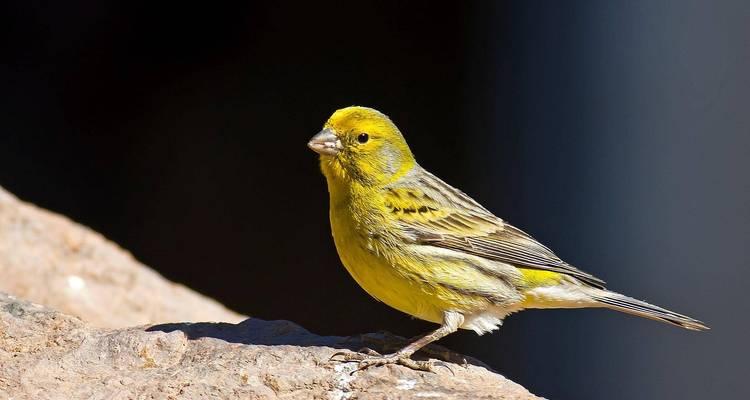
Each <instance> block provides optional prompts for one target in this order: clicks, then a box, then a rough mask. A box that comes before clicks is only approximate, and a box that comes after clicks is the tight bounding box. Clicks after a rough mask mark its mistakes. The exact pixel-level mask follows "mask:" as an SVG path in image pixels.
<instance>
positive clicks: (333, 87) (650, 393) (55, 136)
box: [0, 1, 750, 399]
mask: <svg viewBox="0 0 750 400" xmlns="http://www.w3.org/2000/svg"><path fill="white" fill-rule="evenodd" d="M749 26H750V6H748V3H746V2H742V1H736V2H725V1H719V2H709V1H705V2H695V1H674V2H670V1H667V2H664V1H660V2H651V1H631V2H624V1H623V2H602V1H586V2H534V1H520V2H511V3H500V2H481V3H480V2H456V3H455V4H445V5H443V4H440V3H437V2H431V1H419V2H398V3H395V2H394V3H387V2H356V5H354V4H344V3H339V4H331V5H322V4H320V3H319V2H310V3H308V4H306V5H305V4H303V3H300V4H286V5H270V4H251V3H249V2H243V3H242V5H229V4H225V5H215V4H211V5H209V3H205V2H202V3H197V4H195V5H191V4H187V2H185V3H178V2H175V3H173V4H169V3H161V4H159V5H155V4H150V3H145V2H144V3H139V2H132V1H127V2H126V1H123V2H115V1H98V2H96V1H68V2H49V3H46V2H39V1H10V2H3V3H2V5H0V32H2V36H0V40H2V45H1V46H2V47H1V48H0V49H1V50H2V52H1V55H2V59H1V63H0V89H1V90H2V92H1V93H2V95H1V96H0V102H2V103H1V104H0V132H2V133H0V135H2V136H0V185H2V186H4V187H5V188H6V189H8V190H10V191H11V192H13V193H15V194H16V195H18V196H19V197H21V198H22V199H25V200H28V201H31V202H34V203H36V204H38V205H40V206H43V207H46V208H49V209H52V210H55V211H57V212H60V213H63V214H65V215H68V216H70V217H71V218H73V219H75V220H77V221H80V222H82V223H84V224H86V225H88V226H91V227H92V228H94V229H96V230H98V231H100V232H102V233H104V234H105V235H106V236H107V237H109V238H110V239H112V240H114V241H115V242H117V243H119V244H120V245H122V246H123V247H125V248H127V249H129V250H131V251H132V252H133V253H134V254H135V256H136V257H137V258H138V259H140V260H141V261H143V262H145V263H146V264H148V265H150V266H153V267H154V268H156V269H157V270H158V271H159V272H161V273H162V274H164V275H165V276H166V277H168V278H170V279H173V280H176V281H179V282H182V283H185V284H186V285H188V286H190V287H193V288H195V289H197V290H199V291H201V292H203V293H206V294H208V295H210V296H212V297H215V298H217V299H218V300H220V301H222V302H223V303H225V304H227V305H228V306H229V307H231V308H233V309H235V310H237V311H240V312H243V313H247V314H250V315H253V316H257V317H261V318H265V319H290V320H294V321H296V322H298V323H300V324H302V325H304V326H305V327H307V328H308V329H310V330H312V331H314V332H317V333H320V334H337V335H347V334H355V333H360V332H366V331H374V330H378V329H386V330H389V331H392V332H395V333H398V334H401V335H404V336H410V335H415V334H418V333H421V332H423V331H426V330H428V329H432V328H433V326H432V325H430V324H428V323H423V322H420V321H414V320H412V319H410V318H409V317H408V316H405V315H402V314H400V313H398V312H397V311H394V310H391V309H389V308H388V307H387V306H385V305H382V304H380V303H377V302H376V301H374V300H372V299H370V298H369V297H368V296H367V295H366V294H365V293H364V292H363V291H362V290H361V289H359V288H358V287H357V286H356V284H355V283H354V281H353V280H352V279H351V278H350V277H349V276H348V275H347V273H346V271H345V270H344V268H343V267H341V265H340V263H339V261H338V257H337V255H336V253H335V249H334V247H333V243H332V240H331V239H330V231H329V226H328V220H327V206H328V197H327V193H326V189H325V183H324V180H323V178H322V176H321V175H320V173H319V171H318V165H317V160H316V156H315V155H314V154H313V153H311V152H310V151H309V150H308V149H307V148H306V146H305V144H306V142H307V140H308V139H309V138H310V137H311V136H312V135H313V134H315V133H316V132H317V131H318V130H319V128H320V127H321V125H322V124H323V122H324V121H325V120H326V119H327V117H328V116H329V115H330V113H331V112H333V111H334V110H335V109H337V108H340V107H343V106H348V105H352V104H357V105H367V106H372V107H375V108H378V109H379V110H381V111H383V112H385V113H386V114H388V115H389V116H390V117H391V118H392V119H393V120H394V121H395V122H396V124H398V126H399V127H400V128H401V130H402V131H403V132H404V133H405V135H406V138H407V139H408V141H409V143H410V145H411V147H412V149H413V151H414V152H415V154H416V155H417V157H418V159H419V161H420V163H421V164H422V165H423V166H425V167H426V168H427V169H429V170H431V171H432V172H434V173H436V174H437V175H438V176H440V177H442V178H443V179H445V180H446V181H448V182H449V183H452V184H454V185H456V186H458V187H460V188H462V189H463V190H464V191H466V192H468V193H469V194H470V195H472V196H474V197H475V198H476V199H477V200H479V201H480V202H481V203H483V204H484V205H486V206H487V207H488V208H489V209H491V210H493V211H494V212H496V213H497V214H498V215H499V216H502V217H503V218H505V219H506V220H509V221H510V222H512V223H514V224H516V225H518V226H520V227H521V228H523V229H524V230H526V231H528V232H530V233H531V234H533V235H534V236H536V237H537V238H538V239H539V240H541V241H542V242H544V243H546V244H548V245H549V246H550V247H552V248H553V249H555V250H556V252H557V253H558V254H559V255H560V256H561V257H563V258H564V259H566V260H568V261H570V262H571V263H573V264H575V265H577V266H579V267H581V268H583V269H584V270H587V271H589V272H591V273H594V274H595V275H597V276H600V277H602V278H604V279H605V280H607V281H608V282H609V285H610V287H611V288H612V289H615V290H619V291H623V292H625V293H628V294H631V295H633V296H635V297H639V298H645V299H647V300H649V301H652V302H654V303H656V304H659V305H663V306H666V307H670V308H673V309H675V310H676V311H679V312H683V313H686V314H689V315H691V316H695V317H698V318H701V319H704V320H705V321H707V322H708V323H709V325H711V327H712V328H713V329H712V330H711V331H709V332H707V333H694V332H688V331H683V330H679V329H676V328H672V327H669V326H666V325H660V324H658V323H655V322H652V321H647V320H640V319H636V318H632V317H628V316H624V315H621V314H616V313H613V312H605V311H600V310H575V311H529V312H526V313H522V314H519V315H514V316H512V317H510V318H509V319H508V320H507V321H506V325H505V326H504V327H503V328H502V329H501V330H500V331H499V332H496V333H494V334H492V335H485V336H483V337H477V336H476V335H475V334H474V333H472V332H461V333H459V334H456V335H454V336H452V337H450V338H448V339H446V340H445V341H444V343H446V344H447V345H449V346H450V347H452V348H453V349H455V350H458V351H462V352H465V353H468V354H471V355H474V356H476V357H478V358H480V359H482V360H484V361H486V362H488V363H490V364H491V365H492V366H493V367H494V368H496V369H497V370H498V371H500V372H501V373H503V374H504V375H506V376H508V377H510V378H512V379H514V380H516V381H518V382H519V383H521V384H523V385H525V386H526V387H528V388H529V389H530V390H531V391H532V392H534V393H537V394H539V395H543V396H547V397H550V398H554V399H600V398H609V399H632V398H640V399H665V398H682V399H706V398H747V397H748V395H749V394H750V390H749V389H748V385H747V382H746V378H747V376H748V372H750V369H748V367H747V357H748V356H749V355H750V352H748V345H747V341H746V336H747V332H748V328H750V323H749V322H748V315H749V314H750V306H749V304H750V302H749V301H748V299H747V284H748V282H749V281H750V279H749V278H750V272H749V270H748V256H749V255H750V254H749V253H750V252H749V251H748V244H749V243H750V241H749V239H750V227H749V224H748V223H749V222H750V179H749V178H748V170H749V169H750V159H748V153H749V151H750V109H749V106H748V104H750V73H749V71H750V27H749ZM743 378H744V380H745V381H743Z"/></svg>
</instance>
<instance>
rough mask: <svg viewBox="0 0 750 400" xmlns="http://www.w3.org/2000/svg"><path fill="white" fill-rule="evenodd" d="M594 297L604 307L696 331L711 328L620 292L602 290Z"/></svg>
mask: <svg viewBox="0 0 750 400" xmlns="http://www.w3.org/2000/svg"><path fill="white" fill-rule="evenodd" d="M592 297H593V299H594V300H596V301H597V302H599V303H601V304H602V306H603V307H606V308H609V309H612V310H616V311H620V312H624V313H628V314H632V315H636V316H639V317H644V318H650V319H653V320H657V321H662V322H666V323H668V324H672V325H676V326H679V327H682V328H685V329H690V330H694V331H704V330H708V329H709V328H708V326H706V325H705V324H704V323H703V322H701V321H698V320H696V319H693V318H690V317H688V316H686V315H682V314H677V313H676V312H672V311H669V310H666V309H664V308H661V307H657V306H655V305H652V304H648V303H646V302H645V301H640V300H636V299H633V298H631V297H627V296H623V295H621V294H619V293H614V292H605V291H602V293H601V294H595V295H593V296H592Z"/></svg>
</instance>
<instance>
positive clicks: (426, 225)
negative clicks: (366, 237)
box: [386, 167, 604, 288]
mask: <svg viewBox="0 0 750 400" xmlns="http://www.w3.org/2000/svg"><path fill="white" fill-rule="evenodd" d="M415 188H420V189H415ZM386 207H390V208H392V209H393V212H394V213H395V214H396V216H397V219H398V224H399V226H400V228H401V229H402V230H403V231H404V232H405V233H407V234H408V235H409V236H410V237H412V238H414V240H416V241H417V242H418V243H420V244H423V245H427V246H434V247H441V248H446V249H451V250H455V251H459V252H464V253H467V254H472V255H475V256H479V257H482V258H486V259H489V260H495V261H500V262H504V263H507V264H511V265H515V266H517V267H520V268H530V269H538V270H544V271H552V272H557V273H561V274H565V275H568V276H572V277H575V278H577V279H578V280H580V281H582V282H584V283H586V284H588V285H590V286H593V287H598V288H603V287H604V281H602V280H601V279H599V278H596V277H594V276H593V275H590V274H588V273H586V272H583V271H581V270H579V269H577V268H575V267H573V266H572V265H570V264H568V263H566V262H564V261H563V260H561V259H560V258H559V257H557V256H556V255H555V254H554V253H553V252H552V251H551V250H550V249H549V248H547V247H546V246H544V245H542V244H541V243H539V242H537V241H536V240H534V238H532V237H531V236H529V235H528V234H526V233H525V232H523V231H521V230H520V229H518V228H516V227H514V226H512V225H510V224H508V223H506V222H504V221H503V220H502V219H500V218H498V217H496V216H495V215H493V214H492V213H491V212H489V211H488V210H487V209H485V208H484V207H482V206H481V205H480V204H479V203H477V202H476V201H474V200H473V199H472V198H471V197H469V196H468V195H466V194H465V193H463V192H461V191H460V190H458V189H455V188H453V187H451V186H450V185H448V184H447V183H445V182H443V181H442V180H440V179H439V178H437V177H436V176H434V175H432V174H430V173H429V172H427V171H425V170H424V169H421V168H420V167H416V168H415V171H414V172H413V173H411V174H409V175H407V176H406V177H404V178H403V179H402V180H400V181H399V182H397V183H395V184H392V185H391V186H390V187H389V188H388V193H387V194H386Z"/></svg>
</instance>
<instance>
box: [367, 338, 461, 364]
mask: <svg viewBox="0 0 750 400" xmlns="http://www.w3.org/2000/svg"><path fill="white" fill-rule="evenodd" d="M417 339H419V336H417V337H414V338H411V339H404V338H402V337H400V336H396V335H394V334H392V333H390V332H386V331H381V332H378V333H377V334H365V335H360V337H359V340H360V341H362V342H363V343H364V344H365V345H372V346H374V347H375V348H379V349H381V350H383V352H389V351H398V350H399V349H402V348H403V347H404V346H406V345H408V344H409V343H412V342H414V341H415V340H417ZM365 349H367V350H370V349H369V348H367V347H365ZM360 352H361V351H360ZM418 353H422V354H423V355H426V356H428V357H433V358H437V359H438V360H442V361H445V362H449V363H453V364H458V365H461V366H463V367H468V365H469V362H468V361H467V360H466V357H464V356H463V355H462V354H459V353H456V352H454V351H451V350H449V349H448V348H446V347H443V346H440V345H437V344H434V343H430V344H428V345H427V346H425V347H422V348H421V349H419V352H418Z"/></svg>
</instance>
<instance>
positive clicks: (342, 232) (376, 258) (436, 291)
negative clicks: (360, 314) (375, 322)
mask: <svg viewBox="0 0 750 400" xmlns="http://www.w3.org/2000/svg"><path fill="white" fill-rule="evenodd" d="M354 226H355V224H353V223H351V221H350V220H348V219H347V217H346V216H340V217H338V218H337V216H336V215H335V213H333V212H332V214H331V228H332V233H333V238H334V242H335V243H336V249H337V251H338V253H339V257H340V258H341V262H342V263H343V264H344V267H346V269H347V271H349V274H351V276H352V277H353V278H354V280H355V281H356V282H357V283H358V284H359V286H361V287H362V288H363V289H364V290H365V291H366V292H367V293H368V294H370V295H371V296H372V297H374V298H376V299H377V300H380V301H382V302H383V303H385V304H387V305H389V306H391V307H393V308H395V309H397V310H399V311H401V312H404V313H407V314H409V315H411V316H414V317H416V318H419V319H422V320H425V321H430V322H435V323H441V322H442V319H443V313H444V312H445V311H461V312H465V313H471V312H473V311H477V310H481V309H484V308H486V307H487V306H488V301H487V299H485V298H483V297H480V296H472V295H467V294H462V293H458V292H456V291H453V290H449V289H447V288H446V286H445V285H441V284H440V282H444V283H445V282H449V283H450V284H451V285H453V286H455V287H466V286H467V285H470V286H474V285H477V284H482V282H481V281H482V280H486V279H487V278H486V277H485V276H479V275H477V273H476V271H474V270H472V269H466V270H464V269H463V268H461V266H460V265H453V264H451V265H443V266H442V268H441V265H440V264H439V261H436V262H429V261H425V260H417V259H415V258H414V257H409V255H408V254H405V253H404V254H395V255H394V254H391V255H390V256H389V257H386V256H385V255H383V254H382V251H381V252H376V251H373V250H371V249H368V246H371V245H372V244H371V243H368V239H367V234H366V232H357V231H356V229H355V228H354ZM390 251H391V252H398V251H399V250H398V249H392V250H390ZM449 275H450V276H449Z"/></svg>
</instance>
